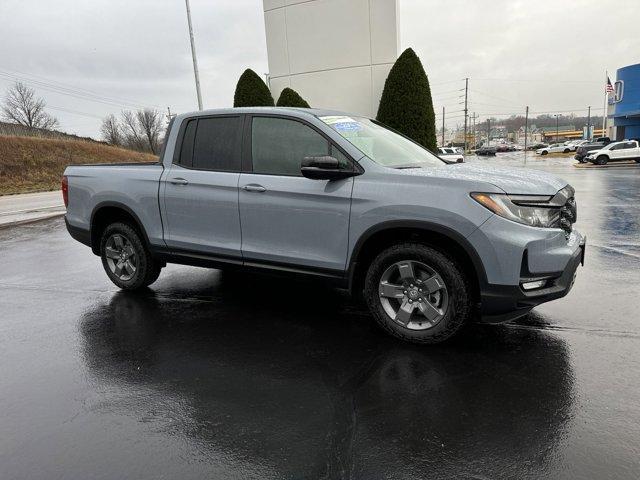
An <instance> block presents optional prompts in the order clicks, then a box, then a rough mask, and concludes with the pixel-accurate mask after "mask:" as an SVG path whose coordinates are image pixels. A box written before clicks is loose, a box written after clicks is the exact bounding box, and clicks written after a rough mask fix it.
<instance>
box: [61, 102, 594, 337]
mask: <svg viewBox="0 0 640 480" xmlns="http://www.w3.org/2000/svg"><path fill="white" fill-rule="evenodd" d="M63 194H64V197H65V203H66V204H67V214H66V217H65V219H66V224H67V228H68V230H69V233H70V234H71V236H72V237H73V238H75V239H76V240H78V241H80V242H82V243H84V244H86V245H88V246H90V247H91V249H92V251H93V253H94V254H96V255H99V256H100V257H101V258H102V264H103V266H104V269H105V271H106V273H107V275H108V276H109V278H110V279H111V280H112V281H113V282H114V283H115V284H116V285H118V286H119V287H120V288H123V289H130V290H133V289H140V288H142V287H146V286H148V285H150V284H151V283H153V282H154V281H155V280H156V279H157V278H158V275H159V274H160V271H161V269H162V267H163V266H164V265H166V263H168V262H172V263H180V264H186V265H196V266H204V267H213V268H222V269H225V268H242V269H246V270H260V271H270V272H281V273H288V274H304V275H310V276H315V277H320V278H324V279H328V280H331V281H333V282H335V283H336V284H337V285H338V286H340V287H343V288H348V289H349V290H350V291H351V292H353V293H356V294H363V296H364V299H365V301H366V303H367V304H368V307H369V309H370V310H371V313H372V315H373V317H374V318H375V319H376V321H377V322H378V323H379V325H380V326H381V327H382V328H384V329H385V330H386V331H388V332H389V333H391V334H392V335H395V336H397V337H399V338H402V339H405V340H408V341H412V342H419V343H436V342H440V341H443V340H445V339H447V338H449V337H450V336H452V335H453V334H455V333H456V332H457V331H458V330H459V329H460V328H461V326H462V325H463V324H464V323H465V322H468V321H471V320H472V319H476V320H480V321H486V322H499V321H506V320H510V319H514V318H517V317H518V316H522V315H524V314H526V313H527V312H528V311H529V310H531V309H532V308H533V307H534V306H536V305H538V304H540V303H542V302H547V301H549V300H553V299H556V298H559V297H562V296H564V295H566V294H567V292H568V291H569V290H570V288H571V286H572V284H573V279H574V277H575V273H576V270H577V268H578V265H579V264H580V263H581V262H583V261H584V251H585V250H584V248H585V239H584V237H583V236H582V235H581V234H580V233H579V232H577V231H576V230H575V229H574V228H573V224H574V222H575V221H576V216H577V213H576V202H575V199H574V189H573V188H572V187H571V186H569V185H567V183H566V182H565V181H563V180H561V179H560V178H557V177H555V176H553V175H550V174H546V173H542V172H535V171H531V170H524V169H500V168H494V167H490V166H486V164H483V166H474V165H469V164H464V163H452V162H449V161H446V160H443V159H440V158H438V157H437V156H435V155H433V154H432V153H430V152H429V151H428V150H425V149H424V148H422V147H421V146H420V145H418V144H416V143H414V142H412V141H411V140H409V139H408V138H406V137H404V136H402V135H400V134H398V133H397V132H395V131H393V130H391V129H389V128H387V127H385V126H384V125H382V124H380V123H378V122H376V121H375V120H370V119H367V118H362V117H359V116H356V115H348V114H344V113H340V112H331V111H321V110H313V109H288V108H244V109H227V110H210V111H204V112H197V113H190V114H184V115H179V116H177V117H176V118H175V119H174V121H173V122H172V124H171V126H170V129H169V131H168V133H167V137H166V141H165V147H164V149H163V151H162V153H161V155H160V160H159V162H158V163H154V164H126V165H92V166H80V165H77V166H70V167H68V168H67V169H66V170H65V172H64V178H63ZM284 291H286V289H284ZM247 308H256V306H251V305H247Z"/></svg>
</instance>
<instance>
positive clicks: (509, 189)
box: [401, 163, 567, 195]
mask: <svg viewBox="0 0 640 480" xmlns="http://www.w3.org/2000/svg"><path fill="white" fill-rule="evenodd" d="M401 172H403V173H405V174H407V175H415V176H428V177H438V178H448V179H458V180H470V181H474V182H485V183H490V184H492V185H495V186H496V187H498V188H500V189H502V190H504V192H505V193H510V194H513V195H555V194H556V193H557V192H558V190H560V189H561V188H563V187H565V186H566V185H567V182H565V181H564V180H562V179H561V178H559V177H556V176H555V175H552V174H550V173H546V172H540V171H537V170H529V169H525V168H504V167H494V166H487V165H481V166H480V165H472V164H468V163H456V164H452V165H445V166H442V167H436V168H408V169H405V170H401Z"/></svg>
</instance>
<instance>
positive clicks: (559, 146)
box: [536, 143, 571, 155]
mask: <svg viewBox="0 0 640 480" xmlns="http://www.w3.org/2000/svg"><path fill="white" fill-rule="evenodd" d="M570 151H571V147H569V146H568V145H565V144H564V143H554V144H552V145H549V146H548V147H544V148H539V149H538V150H536V153H537V154H538V155H547V154H549V153H569V152H570Z"/></svg>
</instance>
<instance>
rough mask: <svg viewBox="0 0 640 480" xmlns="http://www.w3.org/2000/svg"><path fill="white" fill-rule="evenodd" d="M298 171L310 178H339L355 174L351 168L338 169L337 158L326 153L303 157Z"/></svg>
mask: <svg viewBox="0 0 640 480" xmlns="http://www.w3.org/2000/svg"><path fill="white" fill-rule="evenodd" d="M300 172H301V173H302V176H303V177H306V178H310V179H312V180H339V179H342V178H348V177H353V176H354V175H356V173H355V172H353V171H351V170H340V163H339V162H338V160H337V159H336V158H333V157H330V156H328V155H326V156H322V157H305V158H304V159H303V160H302V165H301V167H300Z"/></svg>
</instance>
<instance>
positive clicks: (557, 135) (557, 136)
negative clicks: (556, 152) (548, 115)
mask: <svg viewBox="0 0 640 480" xmlns="http://www.w3.org/2000/svg"><path fill="white" fill-rule="evenodd" d="M555 117H556V143H558V142H559V140H558V139H559V133H558V114H557V113H556V114H555Z"/></svg>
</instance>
